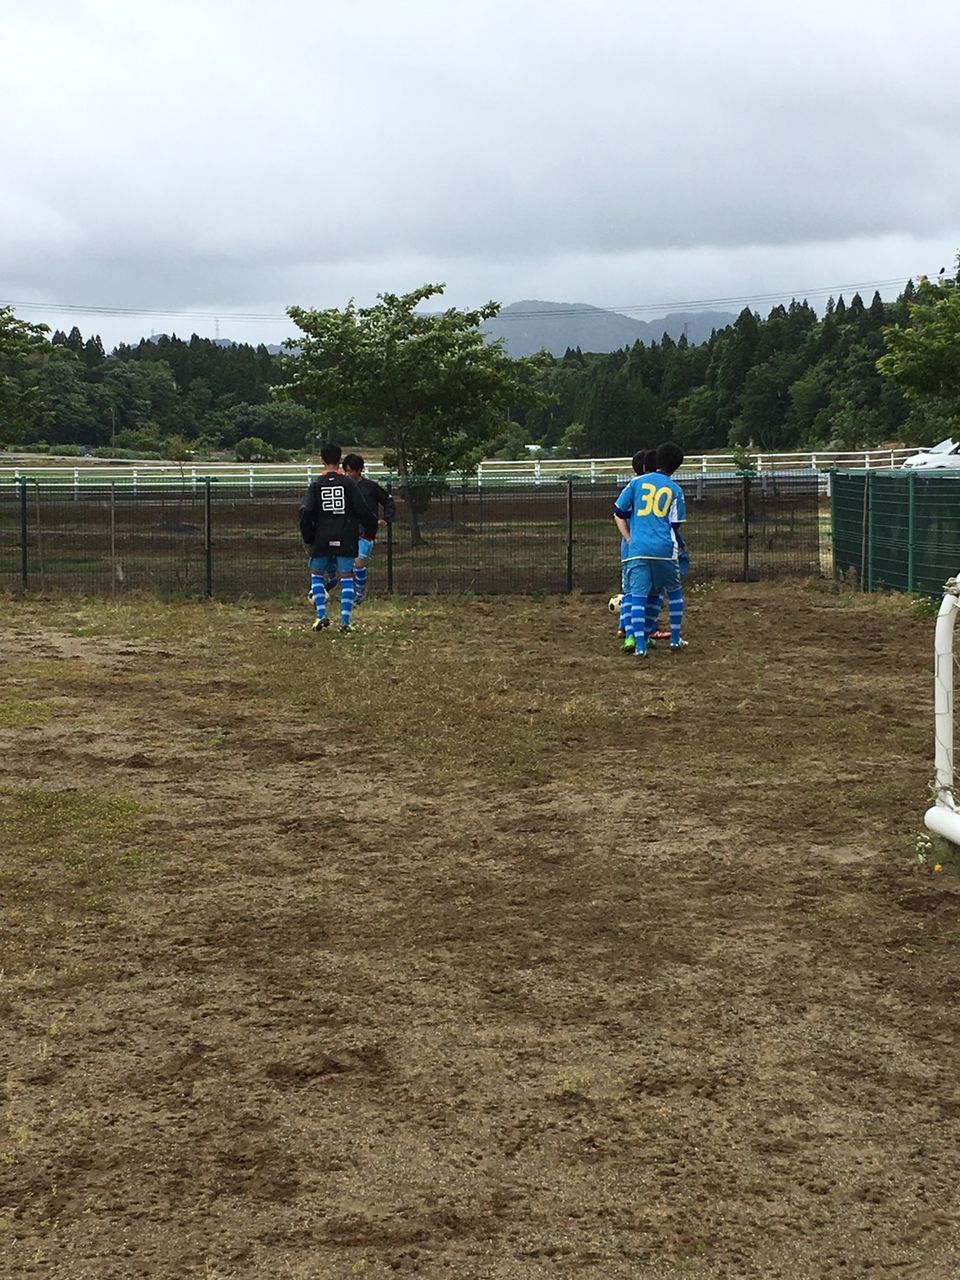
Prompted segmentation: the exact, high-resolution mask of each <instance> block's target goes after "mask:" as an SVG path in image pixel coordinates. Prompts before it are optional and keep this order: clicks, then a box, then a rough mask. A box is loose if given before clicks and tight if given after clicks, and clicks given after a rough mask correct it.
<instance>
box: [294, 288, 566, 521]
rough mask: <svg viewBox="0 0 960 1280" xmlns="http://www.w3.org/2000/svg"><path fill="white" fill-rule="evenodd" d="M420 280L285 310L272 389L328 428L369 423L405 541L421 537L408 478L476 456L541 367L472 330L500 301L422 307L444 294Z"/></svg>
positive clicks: (529, 391) (536, 398)
mask: <svg viewBox="0 0 960 1280" xmlns="http://www.w3.org/2000/svg"><path fill="white" fill-rule="evenodd" d="M443 289H444V286H443V285H441V284H425V285H422V286H421V287H420V288H419V289H415V290H414V291H413V292H412V293H407V294H402V295H397V294H393V293H382V294H379V295H378V297H379V301H378V302H377V303H376V305H375V306H372V307H359V308H358V307H356V306H355V305H354V304H353V302H351V303H350V304H349V305H348V306H347V307H346V308H344V309H343V310H342V311H341V310H337V309H330V310H325V311H309V310H306V309H305V308H303V307H289V308H288V312H287V313H288V315H289V316H290V318H291V319H292V320H293V321H294V323H295V324H296V325H297V327H298V328H299V329H300V330H301V333H302V337H300V338H297V339H296V340H291V341H290V342H289V343H288V345H289V346H291V347H294V348H296V349H297V352H298V354H297V355H296V356H291V357H290V358H289V359H288V361H287V362H286V372H287V373H288V375H289V377H290V381H289V382H287V383H286V384H285V385H282V386H278V387H275V388H274V392H275V394H276V395H278V396H279V397H280V398H282V399H291V400H295V401H298V402H299V403H301V404H304V405H306V406H307V407H308V408H313V409H315V410H316V411H317V412H318V414H319V415H320V416H321V420H322V422H324V423H325V424H326V426H327V427H328V430H330V431H331V433H335V432H336V431H354V432H357V433H359V434H360V435H361V436H362V435H364V434H366V433H367V432H369V431H370V430H371V429H372V430H376V431H379V432H380V433H381V439H382V440H383V442H384V443H385V444H386V445H387V447H388V452H387V455H386V457H385V461H387V462H388V465H394V466H396V467H397V469H398V471H399V473H400V479H401V485H402V488H403V492H404V497H405V498H406V499H407V502H408V505H409V508H410V513H411V537H412V544H413V545H414V546H416V545H417V544H418V543H419V542H421V541H422V539H421V536H420V530H419V525H418V523H417V519H416V515H417V506H418V505H420V504H421V502H422V498H423V494H422V492H418V493H415V492H414V490H413V485H412V477H414V476H445V475H446V474H447V473H448V472H450V471H459V470H465V469H468V468H470V467H472V466H473V465H475V463H476V462H477V461H478V460H479V458H481V457H482V456H483V453H484V451H485V449H486V447H487V446H488V444H489V443H490V441H491V440H493V439H495V438H496V436H497V433H498V432H499V431H500V430H501V428H502V425H503V422H504V418H505V416H506V413H507V411H508V410H509V409H510V408H511V407H522V406H527V405H535V404H538V403H542V402H543V400H544V393H543V391H542V390H541V388H540V386H539V377H540V371H541V369H542V368H543V367H544V364H545V362H544V361H543V360H541V359H540V358H537V357H533V358H528V359H526V360H511V359H510V357H509V356H508V355H507V354H506V353H505V351H504V350H503V344H502V342H501V341H499V340H497V341H493V342H490V341H488V340H487V337H486V335H485V334H484V333H483V332H482V330H481V329H480V325H481V324H483V323H484V321H487V320H491V319H493V317H494V316H496V315H497V313H498V312H499V310H500V307H499V304H497V303H495V302H489V303H487V304H486V305H485V306H483V307H480V308H478V309H477V310H476V311H459V310H456V309H455V308H450V309H449V310H447V311H443V312H437V313H431V314H427V313H425V312H422V311H418V310H417V308H418V307H421V306H422V305H423V303H425V302H427V301H429V299H431V298H433V297H436V296H438V295H440V294H442V293H443Z"/></svg>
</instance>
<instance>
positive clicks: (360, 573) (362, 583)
mask: <svg viewBox="0 0 960 1280" xmlns="http://www.w3.org/2000/svg"><path fill="white" fill-rule="evenodd" d="M353 580H354V582H355V583H356V584H357V600H358V601H359V600H362V599H363V597H364V596H365V595H366V594H367V566H366V565H364V566H363V568H362V569H354V571H353Z"/></svg>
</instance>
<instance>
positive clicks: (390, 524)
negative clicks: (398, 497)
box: [386, 480, 393, 596]
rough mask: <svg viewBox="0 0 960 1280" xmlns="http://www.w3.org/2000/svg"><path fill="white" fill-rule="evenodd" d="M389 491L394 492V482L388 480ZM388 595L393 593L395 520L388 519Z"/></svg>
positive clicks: (387, 487)
mask: <svg viewBox="0 0 960 1280" xmlns="http://www.w3.org/2000/svg"><path fill="white" fill-rule="evenodd" d="M386 489H387V493H389V494H391V496H392V494H393V484H392V483H391V481H389V480H388V481H387V485H386ZM387 595H388V596H392V595H393V521H392V520H388V521H387Z"/></svg>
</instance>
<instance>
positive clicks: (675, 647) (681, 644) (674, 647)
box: [670, 640, 687, 653]
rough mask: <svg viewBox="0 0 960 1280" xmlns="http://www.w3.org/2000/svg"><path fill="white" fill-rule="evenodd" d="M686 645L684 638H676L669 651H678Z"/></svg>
mask: <svg viewBox="0 0 960 1280" xmlns="http://www.w3.org/2000/svg"><path fill="white" fill-rule="evenodd" d="M686 647H687V642H686V640H678V641H677V643H676V644H671V645H670V652H671V653H679V652H680V650H681V649H685V648H686Z"/></svg>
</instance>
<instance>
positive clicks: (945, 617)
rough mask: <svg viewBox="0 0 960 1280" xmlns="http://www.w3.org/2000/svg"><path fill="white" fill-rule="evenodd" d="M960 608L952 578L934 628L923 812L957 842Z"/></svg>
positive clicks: (959, 590)
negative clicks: (959, 641)
mask: <svg viewBox="0 0 960 1280" xmlns="http://www.w3.org/2000/svg"><path fill="white" fill-rule="evenodd" d="M958 610H960V581H958V578H951V579H950V580H949V581H948V582H947V584H946V586H945V587H944V593H943V602H942V604H941V605H940V612H939V613H938V614H937V625H936V630H935V632H934V642H933V643H934V668H933V713H934V714H933V718H934V764H935V768H936V775H935V779H934V803H933V804H932V805H931V806H930V808H929V809H928V810H927V812H926V813H925V814H924V816H923V820H924V822H925V823H926V825H927V827H928V828H929V829H930V830H931V831H935V832H936V833H937V835H941V836H944V837H945V838H946V839H947V840H950V841H952V842H953V843H954V844H958V845H960V805H958V803H957V799H956V797H955V795H954V776H953V711H954V683H955V682H954V669H955V665H956V659H955V656H954V640H955V633H956V622H957V611H958Z"/></svg>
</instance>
